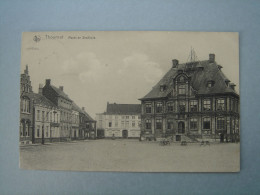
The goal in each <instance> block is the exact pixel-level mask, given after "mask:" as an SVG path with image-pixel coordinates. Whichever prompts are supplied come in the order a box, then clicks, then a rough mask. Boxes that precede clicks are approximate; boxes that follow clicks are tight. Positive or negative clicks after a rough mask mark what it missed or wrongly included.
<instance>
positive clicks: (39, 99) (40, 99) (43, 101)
mask: <svg viewBox="0 0 260 195" xmlns="http://www.w3.org/2000/svg"><path fill="white" fill-rule="evenodd" d="M28 96H29V97H30V98H31V99H32V100H33V102H34V104H38V105H41V106H45V107H51V108H56V109H57V106H56V105H55V104H54V103H52V102H51V101H50V100H48V99H47V98H46V97H45V96H43V95H41V94H38V93H29V94H28Z"/></svg>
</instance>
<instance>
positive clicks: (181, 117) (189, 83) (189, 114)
mask: <svg viewBox="0 0 260 195" xmlns="http://www.w3.org/2000/svg"><path fill="white" fill-rule="evenodd" d="M221 69H222V66H221V65H219V64H217V63H216V61H215V55H214V54H210V55H209V60H205V61H195V62H189V63H184V64H179V63H178V60H173V61H172V68H171V69H170V70H169V71H168V72H167V73H166V74H165V76H164V77H163V78H162V79H161V80H160V81H159V82H158V83H157V84H156V85H155V86H154V87H153V89H152V90H151V91H150V92H149V93H148V94H147V95H146V96H144V97H143V98H141V99H140V100H141V104H142V111H141V112H142V115H141V117H142V133H143V134H152V135H154V136H155V137H163V136H173V137H174V139H175V140H176V141H181V140H182V139H184V138H185V136H188V137H189V138H191V139H194V138H213V139H220V141H224V139H225V140H227V141H238V140H239V134H240V131H239V120H240V116H239V95H238V93H237V92H236V90H235V84H234V83H231V82H230V80H229V79H228V78H227V77H226V76H225V75H224V73H223V72H222V70H221Z"/></svg>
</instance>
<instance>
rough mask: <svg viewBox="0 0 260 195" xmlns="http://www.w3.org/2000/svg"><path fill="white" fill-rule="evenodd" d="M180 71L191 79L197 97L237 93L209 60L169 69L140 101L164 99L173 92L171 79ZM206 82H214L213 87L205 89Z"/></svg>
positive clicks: (218, 66) (219, 69) (218, 68)
mask: <svg viewBox="0 0 260 195" xmlns="http://www.w3.org/2000/svg"><path fill="white" fill-rule="evenodd" d="M189 66H190V67H191V66H192V67H191V68H189ZM180 70H182V72H183V73H184V74H186V75H187V76H188V77H190V79H191V86H192V88H193V89H194V90H195V91H196V92H197V94H198V95H207V94H224V93H233V94H235V95H238V93H237V92H236V91H235V90H234V89H233V88H232V87H231V86H230V85H228V84H226V81H229V80H228V78H227V77H226V76H225V74H224V73H223V72H222V71H221V68H220V65H217V63H216V62H210V61H209V60H205V61H197V62H192V63H184V64H179V65H178V67H177V68H171V69H170V70H169V71H168V72H167V73H166V74H165V75H164V76H163V78H162V79H161V80H160V81H159V82H158V83H157V84H156V85H155V86H154V87H153V89H152V90H151V91H150V92H149V93H148V94H147V95H145V96H144V97H143V98H141V99H140V100H145V99H157V98H165V97H167V96H168V95H169V93H171V92H173V90H172V89H173V79H174V78H175V77H176V76H177V75H178V74H182V73H180ZM208 81H214V85H213V86H212V87H210V88H208V87H207V82H208ZM163 85H164V86H165V87H166V90H164V91H161V90H160V87H161V86H163Z"/></svg>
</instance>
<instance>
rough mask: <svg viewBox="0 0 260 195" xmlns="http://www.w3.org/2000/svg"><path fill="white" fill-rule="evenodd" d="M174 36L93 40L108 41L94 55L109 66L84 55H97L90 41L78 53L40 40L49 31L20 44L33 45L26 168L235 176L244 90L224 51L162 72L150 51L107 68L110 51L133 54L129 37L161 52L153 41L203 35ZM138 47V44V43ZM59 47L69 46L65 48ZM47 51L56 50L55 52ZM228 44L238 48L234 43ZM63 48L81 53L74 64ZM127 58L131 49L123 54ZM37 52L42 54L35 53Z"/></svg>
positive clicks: (25, 88)
mask: <svg viewBox="0 0 260 195" xmlns="http://www.w3.org/2000/svg"><path fill="white" fill-rule="evenodd" d="M172 33H173V34H172V35H169V33H166V32H142V33H138V32H129V33H123V32H113V33H112V32H110V33H108V34H106V33H105V32H95V33H92V34H93V35H94V36H95V37H96V39H95V40H89V41H94V42H92V43H91V44H93V46H96V45H95V43H97V44H101V42H100V39H101V40H103V41H104V40H106V41H108V43H109V44H105V45H104V46H105V49H104V48H103V49H104V50H106V53H103V52H102V51H99V49H96V51H95V52H96V53H98V54H99V55H104V58H105V59H106V60H107V62H106V63H104V64H102V63H101V60H98V55H97V54H95V53H93V52H80V50H81V49H82V48H83V47H89V49H90V50H91V49H92V47H90V46H91V44H90V45H89V44H86V43H84V42H83V43H82V42H76V43H77V44H79V45H80V46H81V47H82V48H81V47H79V48H78V45H77V44H75V43H74V42H71V41H72V40H70V39H65V38H64V39H60V41H61V42H56V40H52V39H44V37H45V38H46V36H44V33H42V34H41V33H26V34H25V35H24V40H25V42H26V43H29V45H24V47H25V51H26V52H28V56H27V57H26V58H25V57H24V56H26V55H24V56H22V57H23V58H22V67H21V79H20V122H19V124H20V126H19V129H20V131H19V135H20V139H19V143H20V168H23V169H43V170H75V171H127V172H131V171H133V172H238V171H239V170H240V144H239V143H240V122H239V121H240V103H239V102H240V99H239V87H237V85H238V84H239V83H237V82H238V77H237V75H235V76H234V74H230V72H229V71H226V70H230V67H229V66H234V67H236V66H235V65H236V64H234V63H231V64H226V62H225V61H224V64H220V63H219V62H218V60H220V61H221V59H222V58H223V56H225V54H224V53H222V54H221V55H220V56H219V55H216V54H215V53H207V57H206V58H203V59H201V58H200V57H198V54H197V53H196V51H195V49H194V48H192V47H191V48H190V50H189V52H187V53H186V54H185V55H186V56H187V60H183V58H182V59H181V60H179V59H177V57H176V58H172V59H170V60H168V61H167V63H166V65H167V66H166V65H165V70H162V69H160V68H159V67H160V64H158V63H155V62H153V61H150V60H149V59H148V55H144V54H142V55H141V54H133V56H131V57H125V58H124V59H123V60H122V61H123V65H120V66H119V65H118V66H117V67H116V66H115V65H110V64H111V63H115V62H116V61H117V60H116V59H117V58H115V59H114V58H111V55H112V54H108V53H107V52H109V51H108V50H107V49H109V47H110V44H119V45H120V46H122V45H124V44H126V43H127V44H129V48H131V49H137V47H136V45H134V44H131V43H129V40H128V39H129V37H131V36H133V35H135V36H134V37H139V39H140V41H141V39H147V40H146V41H150V44H154V45H153V47H152V48H153V49H154V50H156V51H157V52H159V50H158V48H157V47H156V44H157V42H156V41H155V42H154V39H153V37H154V36H157V37H161V36H162V35H165V36H169V38H170V37H171V38H174V37H178V36H180V37H181V36H184V37H182V38H183V39H184V38H185V37H186V38H188V37H189V36H194V39H195V37H197V38H198V37H201V34H196V33H195V35H194V34H189V33H188V34H186V33H184V35H183V34H182V33H176V32H175V33H174V32H172ZM49 34H50V33H49ZM87 34H88V33H87ZM206 35H209V36H208V39H209V40H210V37H211V36H210V34H207V33H206V34H204V36H203V37H207V36H206ZM50 36H52V37H57V36H58V37H69V36H77V37H80V36H86V35H85V33H84V32H82V33H80V32H77V33H76V32H75V33H70V32H67V33H64V32H63V33H53V35H50ZM212 36H216V37H219V38H222V36H223V37H225V36H227V37H230V38H232V39H231V40H233V39H235V38H237V37H238V36H237V34H232V33H230V34H229V33H227V34H225V33H224V34H223V35H222V36H220V34H212ZM120 37H121V38H120ZM147 37H149V39H148V38H147ZM115 39H118V40H120V41H119V43H114V40H115ZM165 40H166V39H162V43H163V44H165V45H167V41H165ZM74 41H79V40H74ZM132 41H136V40H134V39H133V38H132ZM153 42H154V43H153ZM60 43H63V45H62V47H61V44H60ZM73 43H74V44H75V45H74V46H73V47H72V46H71V44H73ZM144 43H145V41H144ZM46 44H47V45H46ZM48 44H52V46H53V47H54V48H56V50H54V51H50V50H49V49H48V48H49V45H48ZM64 44H65V45H67V46H65V45H64ZM136 44H137V42H136ZM205 44H206V45H207V44H208V43H207V42H206V43H205ZM232 44H234V45H235V46H238V45H237V42H236V41H234V42H233V43H232ZM101 45H102V44H101ZM101 45H100V46H101ZM31 47H39V48H38V50H34V51H32V50H27V49H26V48H31ZM62 48H63V49H62ZM97 48H99V47H97ZM64 49H67V50H71V51H70V52H72V49H75V50H76V51H74V52H75V54H76V57H72V58H70V59H66V60H64V59H65V58H68V56H70V55H71V54H69V53H68V51H67V50H66V52H65V53H64V52H61V50H64ZM143 49H144V50H143V52H146V51H149V49H147V48H146V47H144V48H143ZM94 50H95V49H93V51H94ZM216 50H217V49H216ZM78 51H79V52H80V53H79V54H77V52H78ZM118 51H119V50H118ZM126 51H128V49H127V47H126V49H125V51H124V50H123V53H122V55H125V52H126ZM203 51H204V50H203ZM236 51H238V50H234V51H229V52H231V54H232V55H231V57H230V56H229V55H227V56H226V58H227V59H229V58H231V60H233V61H236V60H237V57H238V55H237V53H236ZM31 52H36V53H37V55H39V56H36V57H35V56H34V57H32V56H30V55H29V54H31ZM150 52H151V53H153V51H150ZM205 52H207V51H204V53H205ZM148 53H149V52H148ZM204 53H203V56H204V55H205V54H204ZM161 54H163V53H161ZM60 55H64V56H63V58H64V59H63V58H62V57H58V56H60ZM118 55H119V54H118ZM179 55H180V56H181V55H183V54H179ZM44 56H45V57H44ZM30 57H31V58H30ZM168 57H171V55H169V56H168ZM118 58H120V57H118ZM157 58H160V56H158V57H157ZM155 59H156V58H155ZM61 60H64V62H62V63H61V62H60V61H61ZM233 61H231V62H233ZM54 62H55V63H54ZM35 63H36V65H35ZM222 63H223V61H222ZM42 64H44V66H43V65H42ZM50 64H55V65H52V66H50ZM48 66H49V69H48V68H47V67H48ZM112 69H113V70H112ZM149 69H152V70H149ZM40 70H41V71H40ZM54 70H57V72H56V71H54ZM148 70H149V71H148ZM41 72H43V74H41ZM130 72H132V75H131V76H130V74H129V73H130ZM227 73H228V76H227ZM37 75H38V77H41V79H39V78H38V77H37ZM55 75H56V76H55ZM133 75H136V76H135V77H134V76H133ZM230 77H232V78H233V79H234V80H235V81H233V80H231V79H232V78H230ZM136 80H137V81H136ZM37 82H38V83H37ZM133 82H136V83H135V85H133V84H132V83H133ZM114 86H116V87H114Z"/></svg>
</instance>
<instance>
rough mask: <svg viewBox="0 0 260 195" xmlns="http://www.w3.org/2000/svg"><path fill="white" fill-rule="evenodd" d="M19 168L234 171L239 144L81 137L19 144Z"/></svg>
mask: <svg viewBox="0 0 260 195" xmlns="http://www.w3.org/2000/svg"><path fill="white" fill-rule="evenodd" d="M20 168H22V169H40V170H72V171H126V172H128V171H134V172H237V171H239V170H240V144H239V143H224V144H220V143H212V144H210V146H200V144H199V143H190V144H188V145H187V146H181V145H180V143H172V144H171V145H170V146H160V145H159V143H158V142H139V141H138V140H125V139H118V140H84V141H77V142H76V141H75V142H69V143H53V144H46V145H37V146H32V145H31V146H30V145H29V146H21V147H20Z"/></svg>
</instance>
